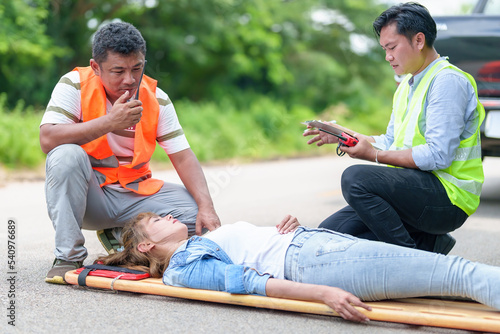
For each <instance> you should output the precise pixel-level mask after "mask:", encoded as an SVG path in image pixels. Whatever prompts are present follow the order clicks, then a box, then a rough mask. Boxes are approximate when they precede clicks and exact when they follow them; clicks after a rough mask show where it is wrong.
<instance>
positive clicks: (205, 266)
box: [163, 236, 271, 296]
mask: <svg viewBox="0 0 500 334" xmlns="http://www.w3.org/2000/svg"><path fill="white" fill-rule="evenodd" d="M270 277H271V275H270V274H260V273H258V272H257V271H256V270H254V269H252V268H250V267H245V266H242V265H238V264H234V263H233V262H232V261H231V259H230V258H229V256H228V255H227V254H226V253H225V252H224V251H223V250H222V249H220V247H219V245H217V244H216V243H215V242H213V241H211V240H210V239H207V238H203V237H198V236H196V237H191V238H190V239H189V240H188V241H187V242H186V243H184V244H183V245H182V246H180V247H179V248H178V249H177V250H176V251H175V253H174V255H172V257H171V259H170V264H169V266H168V268H167V270H165V273H164V274H163V283H164V284H166V285H171V286H178V287H187V288H193V289H206V290H215V291H226V292H229V293H238V294H256V295H264V296H265V295H266V283H267V280H268V279H269V278H270Z"/></svg>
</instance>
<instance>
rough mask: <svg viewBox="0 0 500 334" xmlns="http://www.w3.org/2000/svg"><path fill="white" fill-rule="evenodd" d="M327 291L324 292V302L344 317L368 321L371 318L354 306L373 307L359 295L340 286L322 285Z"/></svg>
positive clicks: (368, 308) (367, 308) (351, 319)
mask: <svg viewBox="0 0 500 334" xmlns="http://www.w3.org/2000/svg"><path fill="white" fill-rule="evenodd" d="M321 287H322V288H323V289H324V290H325V291H324V293H323V298H322V299H323V302H324V303H325V304H326V305H328V306H330V307H331V308H332V309H333V310H334V311H335V312H337V313H338V314H339V315H340V316H341V317H342V318H344V319H346V320H350V321H356V322H368V321H370V319H369V318H368V317H367V316H366V315H364V314H363V313H361V312H360V311H358V310H357V309H356V308H355V307H354V306H359V307H362V308H364V309H366V310H368V311H371V310H372V309H371V307H370V306H368V305H366V304H365V303H363V302H362V301H361V300H360V299H359V298H358V297H356V296H355V295H353V294H352V293H349V292H347V291H344V290H342V289H339V288H333V287H330V286H321Z"/></svg>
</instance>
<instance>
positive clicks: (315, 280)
mask: <svg viewBox="0 0 500 334" xmlns="http://www.w3.org/2000/svg"><path fill="white" fill-rule="evenodd" d="M301 229H303V231H300V230H299V231H297V233H296V235H295V237H294V239H293V240H292V242H291V243H290V246H289V248H288V250H287V253H286V257H285V279H288V280H292V281H296V282H302V283H312V284H321V285H328V286H333V287H338V288H341V289H343V290H346V291H349V292H351V293H352V294H354V295H355V296H357V297H358V298H360V299H361V300H365V301H373V300H383V299H394V298H409V297H417V296H461V297H467V298H471V299H474V300H476V301H478V302H480V303H483V304H485V305H488V306H492V307H494V308H496V309H500V284H499V283H500V268H499V267H493V266H489V265H485V264H480V263H474V262H471V261H468V260H465V259H463V258H460V257H457V256H444V255H441V254H435V253H431V252H426V251H422V250H417V249H410V248H406V247H401V246H396V245H391V244H387V243H383V242H378V241H370V240H365V239H358V238H356V237H353V236H350V235H346V234H341V233H338V232H333V231H329V230H319V231H318V230H311V229H307V228H302V227H301Z"/></svg>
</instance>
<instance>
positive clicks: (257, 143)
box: [0, 93, 390, 169]
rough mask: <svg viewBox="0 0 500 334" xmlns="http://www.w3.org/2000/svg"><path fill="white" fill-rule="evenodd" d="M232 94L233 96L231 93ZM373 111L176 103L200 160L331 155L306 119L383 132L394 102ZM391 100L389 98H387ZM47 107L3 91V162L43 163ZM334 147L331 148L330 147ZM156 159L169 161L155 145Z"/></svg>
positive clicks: (242, 101)
mask: <svg viewBox="0 0 500 334" xmlns="http://www.w3.org/2000/svg"><path fill="white" fill-rule="evenodd" d="M228 95H230V94H228ZM367 103H370V107H371V108H373V110H374V112H373V113H371V114H364V113H359V112H358V113H355V112H353V111H352V110H350V109H349V108H348V106H347V105H344V104H338V105H336V106H333V107H331V108H328V109H327V110H325V111H323V112H322V113H319V114H318V113H315V112H314V111H313V110H311V109H310V108H308V107H305V106H301V105H293V106H291V107H289V106H287V105H286V104H285V102H283V101H280V100H277V99H273V98H271V97H267V96H264V95H258V94H241V95H238V94H235V95H231V98H227V99H222V100H221V101H219V102H191V101H187V100H183V101H178V102H177V103H176V104H175V107H176V110H177V114H178V116H179V120H180V122H181V124H182V126H183V128H184V132H185V133H186V137H187V138H188V141H189V143H190V145H191V148H192V149H193V151H194V152H195V153H196V155H197V157H198V159H199V160H200V161H202V162H209V161H217V160H219V161H220V160H228V159H234V158H238V159H241V160H246V161H251V160H261V159H272V158H278V157H296V156H304V155H314V154H321V153H323V154H332V152H333V149H320V150H318V149H316V148H315V147H310V146H308V145H307V139H306V138H304V137H303V136H302V132H303V131H304V130H305V126H304V125H303V124H301V123H302V122H303V121H307V120H312V119H322V120H324V121H328V120H332V119H335V120H337V122H338V123H339V124H341V125H343V126H346V127H348V128H351V129H352V130H354V131H357V132H361V133H365V134H379V133H382V132H384V130H385V125H386V124H387V122H388V119H389V115H390V106H385V105H382V104H381V102H380V101H377V100H372V101H369V102H367ZM388 103H390V101H389V102H388ZM42 113H43V111H36V110H34V109H33V108H32V107H25V106H24V103H23V102H22V101H21V102H18V103H17V106H16V107H15V108H14V109H13V110H7V107H6V94H5V93H3V94H0V126H2V129H3V131H1V132H0V165H3V166H6V167H8V168H10V169H14V168H23V167H27V168H35V167H39V166H40V165H42V164H43V162H44V161H45V154H44V153H43V152H42V151H41V149H40V146H39V139H38V136H39V124H40V120H41V117H42ZM332 148H333V147H332ZM153 161H156V162H165V161H168V157H167V155H166V154H165V153H164V152H163V150H162V149H161V147H159V146H158V147H157V149H156V151H155V153H154V155H153Z"/></svg>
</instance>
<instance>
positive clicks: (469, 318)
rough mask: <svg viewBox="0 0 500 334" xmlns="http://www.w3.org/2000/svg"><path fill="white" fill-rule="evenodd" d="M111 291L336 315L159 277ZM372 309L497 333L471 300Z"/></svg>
mask: <svg viewBox="0 0 500 334" xmlns="http://www.w3.org/2000/svg"><path fill="white" fill-rule="evenodd" d="M66 281H67V282H68V283H70V284H78V274H76V273H74V272H73V271H71V272H68V273H66ZM112 282H113V279H111V278H104V277H96V276H87V280H86V284H87V286H89V287H94V288H100V289H111V284H112ZM113 290H118V291H128V292H137V293H146V294H153V295H161V296H168V297H176V298H185V299H194V300H202V301H208V302H215V303H224V304H233V305H241V306H251V307H259V308H268V309H273V310H282V311H291V312H299V313H310V314H319V315H328V316H339V315H338V314H337V313H336V312H335V311H333V310H332V309H331V308H330V307H328V306H327V305H325V304H322V303H316V302H305V301H298V300H291V299H281V298H272V297H264V296H253V295H236V294H230V293H227V292H221V291H211V290H199V289H189V288H178V287H172V286H167V285H164V284H163V283H162V281H161V279H159V278H147V279H143V280H139V281H127V280H120V279H118V280H115V281H114V283H113ZM366 304H368V305H370V306H371V307H372V311H371V312H369V311H366V310H364V309H361V308H358V309H359V310H360V311H361V312H363V313H364V314H366V315H367V316H368V317H369V318H370V319H371V320H377V321H387V322H396V323H404V324H412V325H422V326H434V327H444V328H455V329H464V330H474V331H486V332H494V333H500V312H499V311H496V310H494V309H492V308H490V307H487V306H485V305H482V304H479V303H474V302H462V301H450V300H440V299H430V298H407V299H397V300H390V301H380V302H368V303H366Z"/></svg>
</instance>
